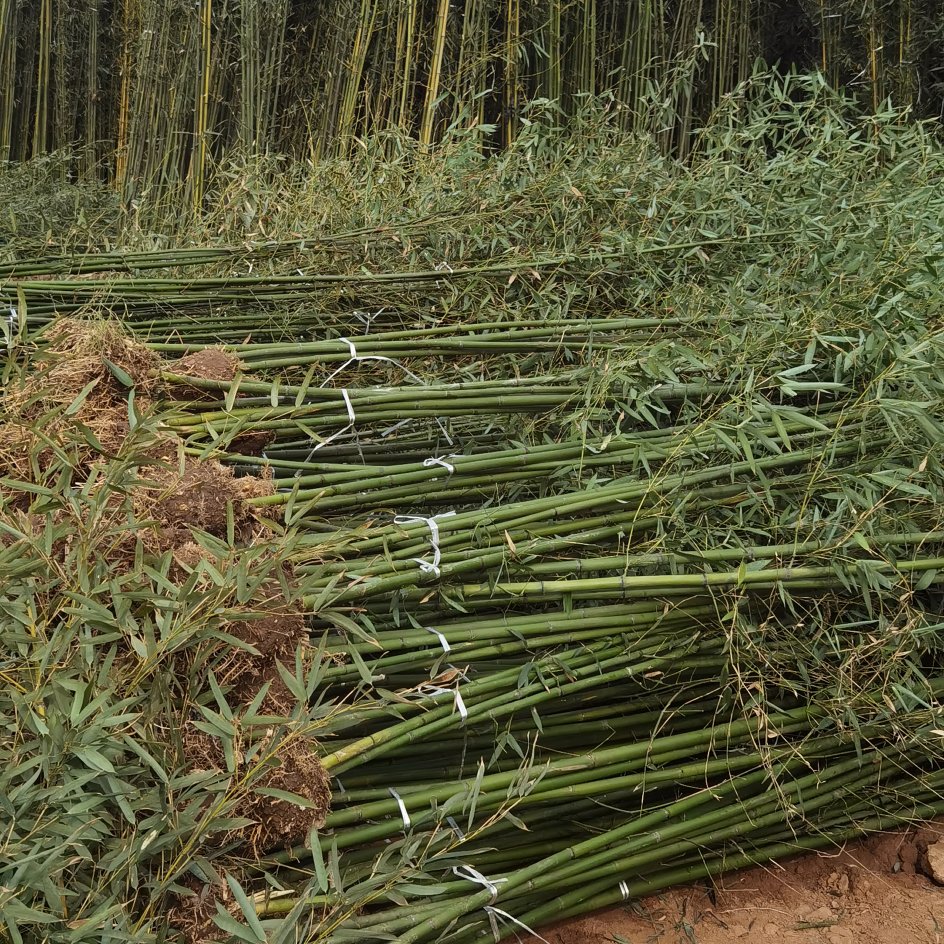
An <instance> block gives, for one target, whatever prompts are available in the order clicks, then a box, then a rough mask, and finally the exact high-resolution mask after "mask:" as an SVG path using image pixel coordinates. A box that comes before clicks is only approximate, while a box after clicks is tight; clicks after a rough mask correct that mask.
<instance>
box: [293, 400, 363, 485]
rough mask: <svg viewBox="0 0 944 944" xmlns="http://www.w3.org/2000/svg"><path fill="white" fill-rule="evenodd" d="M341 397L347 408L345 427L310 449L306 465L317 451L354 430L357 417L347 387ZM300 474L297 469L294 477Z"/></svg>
mask: <svg viewBox="0 0 944 944" xmlns="http://www.w3.org/2000/svg"><path fill="white" fill-rule="evenodd" d="M341 396H342V398H343V399H344V406H345V407H346V408H347V420H348V422H347V426H344V427H342V428H341V429H339V430H337V431H335V432H333V433H332V434H331V435H330V436H329V437H328V438H327V439H323V440H322V441H321V442H320V443H318V444H317V445H316V446H315V447H314V449H312V450H311V452H309V453H308V456H307V458H306V459H305V462H306V463H308V462H311V457H312V456H313V455H314V454H315V453H316V452H317V451H318V450H319V449H324V447H325V446H327V445H328V443H331V442H334V440H335V439H337V438H338V436H343V435H344V433H346V432H347V431H348V430H349V429H353V428H354V424H355V423H356V422H357V417H356V416H355V415H354V405H353V404H352V403H351V397H350V395H349V394H348V392H347V387H343V388H342V389H341ZM300 474H301V470H300V469H299V471H298V472H296V473H295V475H296V477H298V476H299V475H300Z"/></svg>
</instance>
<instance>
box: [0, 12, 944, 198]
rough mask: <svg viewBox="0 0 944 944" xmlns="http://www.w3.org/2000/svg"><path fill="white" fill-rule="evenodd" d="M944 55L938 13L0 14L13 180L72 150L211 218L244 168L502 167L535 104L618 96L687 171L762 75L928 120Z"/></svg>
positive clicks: (138, 190)
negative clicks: (256, 160)
mask: <svg viewBox="0 0 944 944" xmlns="http://www.w3.org/2000/svg"><path fill="white" fill-rule="evenodd" d="M942 49H944V19H942V17H941V16H940V7H939V4H938V3H937V2H936V0H868V2H857V0H675V2H670V0H632V2H615V0H542V2H529V3H523V2H521V0H336V2H330V3H325V2H322V0H198V2H193V0H114V2H106V0H29V2H19V0H2V2H0V161H3V160H12V161H23V160H26V159H28V158H31V157H37V156H41V155H45V154H48V153H50V152H54V151H59V150H66V151H68V152H69V153H70V154H75V155H76V160H75V162H74V163H73V164H72V165H71V166H68V172H69V173H74V172H77V171H78V172H81V171H89V170H91V169H93V168H94V169H96V170H97V171H98V172H100V173H102V174H104V175H107V176H108V177H109V178H114V180H115V182H116V184H117V186H118V188H119V190H120V192H121V193H122V194H123V195H124V196H125V198H126V199H129V200H130V199H132V198H135V197H140V196H142V195H146V194H153V193H155V192H163V191H165V190H167V189H168V188H170V189H173V190H175V191H177V190H178V189H179V188H184V190H185V192H186V194H187V198H188V199H189V201H190V202H191V203H192V204H194V205H200V204H201V201H202V198H203V192H204V187H205V183H206V175H207V171H208V166H209V165H210V163H211V162H212V161H213V160H214V159H218V158H220V157H222V156H224V155H226V154H229V153H231V152H232V151H233V150H234V149H239V150H240V151H241V152H242V153H289V154H293V155H295V156H301V157H309V156H310V157H316V158H317V157H323V156H330V155H332V154H337V153H341V154H344V153H347V152H348V151H349V149H350V148H351V147H352V143H353V142H354V141H355V140H356V139H357V138H358V137H360V136H363V135H365V134H367V133H372V132H384V131H388V130H397V131H407V132H409V133H411V134H413V135H415V136H416V137H417V138H418V140H419V141H420V142H421V144H423V145H428V144H429V143H430V142H432V141H434V140H436V139H438V138H439V137H440V136H441V134H442V133H443V131H444V130H445V129H446V128H448V127H449V126H451V125H453V124H455V123H459V124H461V125H464V126H465V125H473V126H477V127H480V128H482V129H483V131H482V137H483V144H484V145H486V146H488V147H495V146H501V145H506V144H508V143H509V142H510V141H511V140H512V139H513V138H514V137H515V135H516V133H517V132H518V130H519V128H520V126H521V123H522V122H523V121H526V120H527V103H528V102H529V101H531V100H534V99H547V100H550V101H554V102H557V103H559V105H560V107H561V108H562V109H563V111H564V112H565V113H570V112H572V111H573V109H574V108H575V107H578V106H579V104H580V102H581V100H582V98H584V97H585V96H588V95H599V94H602V93H608V94H611V95H612V98H613V101H614V103H616V104H617V105H618V106H619V108H620V115H621V119H620V120H621V123H622V125H623V127H624V128H636V129H643V130H646V131H649V132H651V133H653V134H654V135H655V136H656V138H657V139H658V140H659V141H660V142H661V144H662V146H663V147H664V148H668V149H672V150H674V151H676V152H681V153H684V152H685V151H686V150H687V148H688V146H689V140H690V137H689V134H690V132H691V131H692V129H693V127H695V126H696V125H697V124H698V122H699V121H700V120H701V119H703V118H704V116H705V115H706V114H707V113H708V112H709V111H710V110H711V109H712V107H713V106H714V105H716V104H717V103H718V102H719V101H720V99H721V98H722V96H724V95H725V94H726V93H727V92H729V91H730V90H731V89H733V88H734V87H735V86H736V85H737V83H739V82H740V81H742V80H744V79H745V78H746V77H747V76H749V75H750V74H751V72H752V70H753V68H754V65H755V62H756V61H757V60H758V58H760V59H763V60H766V61H767V62H769V63H774V62H778V63H780V65H781V67H782V68H787V67H793V66H796V67H798V68H799V69H801V70H804V71H805V70H810V69H819V70H821V71H822V72H823V73H824V75H826V76H827V77H828V79H829V81H830V82H832V83H833V84H834V85H837V86H838V85H847V86H849V87H852V88H855V89H856V90H857V91H858V93H859V95H860V97H861V98H862V100H863V101H864V102H865V103H866V104H867V105H868V106H869V107H870V108H872V109H873V110H877V109H878V108H879V107H880V106H881V104H882V103H883V102H884V101H885V100H886V99H887V98H888V97H891V98H892V99H893V100H894V101H895V102H896V103H897V104H899V105H903V106H911V107H913V108H914V109H915V111H916V112H917V113H918V114H922V115H933V114H939V113H940V110H941V104H942V83H944V72H942V70H941V65H940V63H941V52H942ZM654 106H655V107H654Z"/></svg>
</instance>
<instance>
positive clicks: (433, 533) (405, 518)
mask: <svg viewBox="0 0 944 944" xmlns="http://www.w3.org/2000/svg"><path fill="white" fill-rule="evenodd" d="M454 514H455V512H454V511H447V512H445V513H443V514H441V515H433V517H432V518H424V517H423V515H397V516H396V517H395V518H394V519H393V523H394V524H413V523H414V522H416V521H425V522H426V527H428V528H429V543H430V546H431V547H432V549H433V560H432V563H430V562H429V561H426V560H423V559H422V558H421V557H411V558H410V560H412V561H413V563H415V564H419V567H420V570H421V571H423V573H424V574H435V575H436V576H437V577H438V576H439V574H440V570H439V563H440V561H441V560H442V554H441V552H440V550H439V525H438V524H437V523H436V519H437V518H451V517H452V516H453V515H454Z"/></svg>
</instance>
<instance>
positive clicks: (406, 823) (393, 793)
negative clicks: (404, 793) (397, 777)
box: [387, 787, 410, 829]
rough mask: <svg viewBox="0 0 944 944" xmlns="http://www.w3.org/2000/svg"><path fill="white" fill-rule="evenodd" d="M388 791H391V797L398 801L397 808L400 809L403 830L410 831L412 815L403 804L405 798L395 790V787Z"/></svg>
mask: <svg viewBox="0 0 944 944" xmlns="http://www.w3.org/2000/svg"><path fill="white" fill-rule="evenodd" d="M387 789H389V791H390V795H391V796H392V797H393V798H394V799H395V800H396V801H397V806H399V807H400V816H401V817H402V818H403V828H404V829H409V828H410V814H409V813H407V811H406V804H405V803H404V802H403V797H401V796H400V794H399V793H397V791H396V790H394V789H393V787H388V788H387Z"/></svg>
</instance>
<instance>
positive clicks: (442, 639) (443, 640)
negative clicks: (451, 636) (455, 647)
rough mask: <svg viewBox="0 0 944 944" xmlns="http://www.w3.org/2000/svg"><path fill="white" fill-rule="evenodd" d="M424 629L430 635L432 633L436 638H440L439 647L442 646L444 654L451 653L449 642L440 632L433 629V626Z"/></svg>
mask: <svg viewBox="0 0 944 944" xmlns="http://www.w3.org/2000/svg"><path fill="white" fill-rule="evenodd" d="M423 629H425V630H426V632H428V633H432V634H433V635H434V636H438V637H439V645H440V646H442V650H443V652H449V640H448V639H446V637H445V636H444V635H443V634H442V633H441V632H440V631H439V630H438V629H433V627H432V626H424V627H423Z"/></svg>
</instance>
